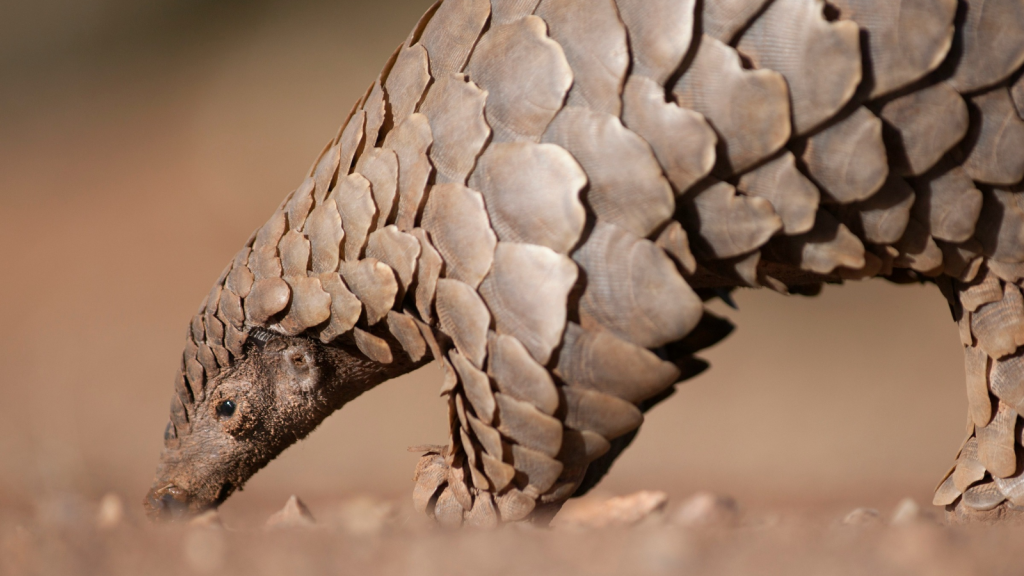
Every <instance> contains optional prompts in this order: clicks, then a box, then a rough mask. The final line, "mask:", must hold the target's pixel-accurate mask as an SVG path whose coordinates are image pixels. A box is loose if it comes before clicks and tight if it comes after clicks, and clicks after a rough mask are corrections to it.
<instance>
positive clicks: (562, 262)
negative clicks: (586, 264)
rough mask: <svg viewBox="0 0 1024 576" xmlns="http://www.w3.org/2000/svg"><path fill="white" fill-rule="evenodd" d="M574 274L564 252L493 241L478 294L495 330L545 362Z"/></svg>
mask: <svg viewBox="0 0 1024 576" xmlns="http://www.w3.org/2000/svg"><path fill="white" fill-rule="evenodd" d="M576 278H577V269H576V264H575V263H573V261H572V260H571V259H569V257H568V256H565V255H563V254H559V253H557V252H554V251H553V250H551V249H549V248H544V247H543V246H535V245H532V244H516V243H512V242H498V245H497V248H496V249H495V251H494V265H493V266H492V267H491V271H490V273H489V274H488V275H487V277H486V278H484V281H483V282H482V283H481V284H480V295H481V296H482V297H483V299H484V302H485V303H486V304H487V307H488V309H490V311H491V315H492V316H493V317H494V326H495V329H496V330H497V332H498V333H499V334H507V335H510V336H514V337H515V338H516V339H517V340H519V341H520V342H521V343H522V344H523V346H524V347H526V349H527V350H528V351H529V352H530V355H531V356H533V358H534V359H535V360H537V362H539V363H540V364H547V363H548V360H549V359H550V358H551V352H552V351H553V350H554V349H555V347H557V346H558V343H559V342H560V341H561V339H562V330H563V329H564V328H565V321H566V314H567V308H566V302H567V300H568V297H569V292H570V291H571V290H572V289H573V286H574V285H575V284H576Z"/></svg>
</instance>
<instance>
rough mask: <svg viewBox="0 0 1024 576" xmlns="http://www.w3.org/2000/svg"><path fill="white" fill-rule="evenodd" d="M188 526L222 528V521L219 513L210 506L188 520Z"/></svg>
mask: <svg viewBox="0 0 1024 576" xmlns="http://www.w3.org/2000/svg"><path fill="white" fill-rule="evenodd" d="M188 525H189V526H194V527H198V528H223V527H224V523H223V522H221V519H220V514H219V513H218V512H217V510H216V509H215V508H211V509H210V510H207V511H206V512H203V513H202V514H198V515H197V516H195V517H194V518H192V519H191V520H189V521H188Z"/></svg>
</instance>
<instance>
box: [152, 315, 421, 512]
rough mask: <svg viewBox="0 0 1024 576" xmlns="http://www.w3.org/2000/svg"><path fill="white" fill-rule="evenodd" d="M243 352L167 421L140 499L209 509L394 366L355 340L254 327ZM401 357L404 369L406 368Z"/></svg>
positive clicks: (155, 508) (180, 508) (164, 508)
mask: <svg viewBox="0 0 1024 576" xmlns="http://www.w3.org/2000/svg"><path fill="white" fill-rule="evenodd" d="M250 336H251V337H250V339H249V343H248V344H247V345H246V353H245V356H244V357H242V358H239V359H237V360H236V361H235V362H234V363H233V365H232V366H231V367H229V368H227V369H226V370H222V371H221V372H220V373H219V374H218V375H217V376H215V377H214V378H211V379H210V380H209V381H208V382H207V383H206V387H205V390H206V392H205V394H203V395H201V398H196V399H194V401H192V402H189V403H188V405H187V406H185V411H186V412H187V419H188V426H187V429H186V430H185V431H184V432H182V431H179V430H178V427H175V424H174V414H173V410H172V422H171V424H169V426H168V432H167V434H165V442H164V449H163V451H162V453H161V457H160V466H159V468H158V469H157V474H156V479H155V481H154V483H153V486H152V488H151V489H150V491H149V493H148V494H147V496H146V499H145V501H144V503H143V504H144V506H145V507H146V512H147V514H148V515H149V516H150V517H152V518H160V519H176V518H184V517H190V516H194V515H196V514H199V513H201V512H203V511H205V510H208V509H211V508H216V507H217V506H219V505H220V504H221V503H222V502H224V500H225V499H227V497H228V496H230V495H231V494H232V493H233V492H234V491H235V490H238V489H241V488H242V486H243V485H244V484H245V482H246V481H247V480H248V479H249V478H250V477H251V476H252V475H253V474H255V473H256V472H257V471H258V470H259V469H261V468H263V467H264V466H266V465H267V463H269V462H270V461H271V460H273V459H274V458H275V457H277V455H278V454H280V453H281V452H282V451H283V450H284V449H285V448H287V447H288V446H290V445H291V444H293V443H295V442H296V441H298V440H301V439H302V438H304V437H306V435H308V434H309V433H310V432H312V431H313V429H314V428H316V427H317V426H318V425H319V424H320V422H322V421H323V420H324V418H326V417H327V416H329V415H330V414H331V413H333V412H334V411H335V410H337V409H338V408H341V406H343V405H344V404H345V403H347V402H349V401H351V400H352V399H354V398H355V397H357V396H359V395H360V394H362V393H363V392H365V391H366V390H369V389H370V388H372V387H373V386H375V385H377V384H379V383H381V382H383V381H384V380H386V379H388V378H390V377H391V376H392V375H393V373H394V372H395V371H396V369H400V367H399V366H395V365H389V366H382V365H380V364H377V363H375V362H372V361H371V360H369V359H367V358H366V357H365V356H363V355H362V354H361V353H359V352H358V350H356V349H355V347H354V346H347V345H345V344H344V343H338V344H331V345H325V344H322V343H320V342H319V341H318V340H315V339H312V338H305V337H302V336H298V337H291V336H282V335H278V334H275V333H273V332H269V331H266V330H262V329H258V328H257V329H253V333H251V334H250ZM408 368H409V366H408V365H407V364H406V365H405V366H404V369H406V370H407V369H408Z"/></svg>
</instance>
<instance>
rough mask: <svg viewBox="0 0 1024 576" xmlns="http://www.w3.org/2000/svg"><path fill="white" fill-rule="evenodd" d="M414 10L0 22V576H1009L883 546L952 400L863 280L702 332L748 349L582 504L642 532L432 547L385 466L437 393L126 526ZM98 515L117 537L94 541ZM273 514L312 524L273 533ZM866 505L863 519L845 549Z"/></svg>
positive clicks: (970, 548) (970, 551) (940, 343)
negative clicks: (296, 210)
mask: <svg viewBox="0 0 1024 576" xmlns="http://www.w3.org/2000/svg"><path fill="white" fill-rule="evenodd" d="M427 4H428V2H427V1H426V0H416V1H412V0H387V1H383V0H378V1H373V2H370V1H366V0H360V1H348V2H346V1H342V0H305V1H291V2H288V1H285V0H259V1H251V2H241V1H234V2H232V1H225V0H220V1H199V0H189V1H178V2H170V1H163V2H148V3H136V2H129V1H128V0H88V1H84V0H76V1H72V0H40V1H38V2H24V3H20V4H19V5H18V6H12V7H11V9H10V10H9V11H8V12H6V13H5V14H4V15H2V16H0V246H3V247H4V249H3V251H2V252H0V254H2V256H0V264H2V270H3V272H2V273H0V328H2V329H0V367H2V372H0V374H2V376H0V572H3V573H10V574H37V573H38V574H179V573H181V574H184V573H193V572H203V571H208V572H210V571H212V572H220V573H226V574H230V573H255V574H263V573H267V574H307V573H309V574H317V573H328V572H330V573H348V572H351V573H358V574H376V573H381V574H392V573H394V574H432V573H435V572H436V573H439V574H440V573H444V574H457V573H462V572H466V573H470V572H472V573H475V574H484V573H530V574H543V573H547V572H551V573H572V572H580V573H593V574H603V573H644V572H648V573H661V572H668V573H683V572H687V573H688V572H697V573H716V574H717V573H766V572H767V573H772V572H779V573H786V574H792V573H814V574H829V573H835V574H846V573H872V574H876V573H882V574H885V573H901V572H907V573H921V572H935V573H951V574H968V573H979V574H983V573H984V574H990V573H1001V572H1005V573H1011V572H1020V570H1019V569H1016V566H1015V564H1016V563H1017V562H1019V559H1020V556H1019V555H1015V554H1013V553H1014V552H1015V551H1016V549H1017V547H1016V546H1015V544H1016V543H1017V542H1019V538H1020V536H1021V535H1022V534H1021V532H1020V531H1019V530H1016V529H1012V528H999V529H948V528H943V527H939V526H937V525H934V524H931V523H928V522H926V521H923V522H913V523H911V524H910V525H906V526H898V527H888V526H887V524H886V522H887V519H888V518H889V517H890V516H891V514H892V513H893V511H894V510H895V508H896V506H897V503H898V502H900V501H901V499H903V498H904V497H911V498H913V499H914V500H915V501H917V502H921V503H926V502H928V501H929V500H930V496H931V488H932V486H933V485H934V483H935V481H937V480H938V479H939V477H940V476H941V475H942V473H943V472H944V471H945V469H946V467H947V466H948V465H949V463H950V462H951V460H952V456H953V454H954V452H955V450H956V449H957V446H958V445H959V443H960V440H961V436H962V433H963V429H962V422H963V421H964V415H965V412H966V402H965V395H964V390H963V368H962V359H961V355H960V351H959V345H958V338H957V334H956V328H955V326H954V324H953V323H952V322H951V320H950V318H949V313H948V311H947V308H946V304H945V302H944V301H943V300H942V298H941V296H940V295H939V294H938V291H937V290H935V289H934V288H933V287H924V286H902V287H897V286H892V285H888V284H886V283H884V282H868V283H862V284H856V285H850V286H846V287H842V288H839V287H829V288H827V289H826V290H825V292H824V294H823V295H822V296H821V297H818V298H812V299H807V298H798V297H793V298H783V297H780V296H777V295H774V294H770V293H767V292H753V291H748V292H743V293H740V294H738V295H737V297H736V300H737V302H738V303H739V306H740V311H739V312H735V311H731V310H726V309H725V308H724V307H722V306H718V307H716V310H717V311H719V312H720V313H722V314H725V315H727V316H729V317H730V318H732V319H733V320H734V321H735V322H736V323H737V324H738V326H739V330H738V331H737V332H736V334H735V335H734V336H732V337H730V338H729V339H728V340H727V341H726V342H724V343H723V344H721V345H719V346H718V347H716V348H714V349H712V350H710V351H709V352H708V353H707V355H706V357H707V358H708V359H709V360H710V361H711V363H712V365H713V369H712V370H711V371H709V372H708V373H707V374H705V375H702V376H701V377H700V378H698V379H696V380H694V381H692V382H690V383H688V384H686V385H684V386H683V387H681V389H680V392H679V393H678V394H677V395H676V396H675V397H674V398H672V399H671V400H670V401H668V402H666V403H665V404H664V405H663V406H659V407H658V408H657V409H655V410H654V411H653V412H652V413H651V414H650V415H649V416H648V419H647V423H646V424H645V426H644V428H643V431H642V432H641V434H640V436H639V438H638V440H637V442H636V443H635V446H634V447H633V448H632V449H630V451H629V452H628V453H627V454H626V455H625V456H624V457H623V458H622V459H621V461H620V462H619V464H617V466H616V467H615V468H614V469H613V471H612V473H611V474H610V475H609V477H608V478H607V480H606V481H605V482H604V483H603V484H602V485H601V489H602V490H603V492H602V493H603V494H604V495H605V496H609V495H612V494H626V493H631V492H634V491H637V490H642V489H651V490H662V491H664V492H666V493H667V494H668V495H669V497H670V500H669V505H668V509H667V511H666V512H664V513H663V514H662V515H660V516H659V517H658V518H654V519H652V520H649V521H647V522H645V523H644V524H643V525H641V526H637V527H633V528H628V529H626V528H622V527H611V528H605V529H600V530H592V529H591V530H579V529H570V528H567V527H563V528H559V529H552V530H537V529H529V528H520V527H512V528H509V529H505V530H501V531H498V532H496V533H477V532H470V531H465V532H458V533H449V532H442V531H436V530H431V529H429V528H428V527H426V526H425V525H424V524H423V522H422V521H420V520H419V519H418V518H415V517H414V515H413V513H412V512H411V510H410V509H409V507H408V504H407V502H408V497H407V495H408V493H409V490H410V489H411V482H410V476H411V472H412V469H413V466H414V465H415V461H416V456H415V455H412V454H408V453H406V451H405V447H406V446H410V445H417V444H423V443H431V442H439V441H443V439H444V417H445V411H444V408H443V406H442V405H441V403H440V402H439V400H438V399H437V397H436V390H437V389H438V387H439V386H440V377H439V374H438V371H437V370H436V369H435V368H433V367H427V368H425V369H423V370H421V371H419V372H417V373H415V374H412V375H409V376H407V377H404V378H401V379H399V380H398V381H396V382H393V383H389V384H386V385H384V386H382V387H381V388H379V389H377V390H375V391H373V392H371V393H369V394H367V395H366V397H364V398H362V399H360V400H359V401H358V402H356V403H355V404H353V405H352V406H350V407H347V408H346V409H345V410H344V411H343V412H342V413H341V414H339V415H336V416H334V417H332V418H330V419H329V420H328V421H327V423H326V424H325V425H324V426H323V427H322V429H321V430H319V431H317V432H316V433H314V434H313V436H312V437H311V438H310V439H309V440H307V441H304V442H303V443H301V444H300V445H299V446H297V447H295V448H293V449H291V450H289V451H288V452H287V453H286V454H285V455H284V456H283V457H282V458H281V459H279V460H278V461H276V462H274V463H272V464H271V465H270V466H269V467H268V468H267V470H265V471H264V472H262V473H260V474H259V475H257V476H256V477H255V478H254V480H253V481H252V482H251V483H250V485H249V486H248V487H247V488H246V490H245V491H244V492H243V493H241V494H239V495H237V496H235V497H233V498H232V499H231V500H230V501H229V502H228V503H227V504H226V505H225V506H224V507H223V510H222V516H223V520H224V524H225V525H226V526H227V529H225V530H219V531H218V530H210V529H201V528H196V527H185V526H152V525H149V524H147V523H145V522H144V521H142V520H141V518H139V514H140V507H139V505H138V504H139V501H140V500H141V497H142V495H143V493H144V492H145V490H146V488H148V484H149V481H150V478H151V474H152V472H153V469H154V466H155V464H156V458H157V454H158V452H159V449H160V437H161V431H162V429H163V426H164V423H165V422H166V418H167V408H166V406H167V401H168V399H169V398H170V395H171V391H172V387H171V376H172V374H173V370H174V368H175V365H176V362H177V358H178V354H179V353H180V345H181V335H182V332H183V331H184V329H185V327H186V324H187V322H188V319H189V317H190V316H191V314H192V312H193V311H194V309H195V306H196V305H197V304H198V302H199V301H200V300H201V298H202V296H203V295H204V294H205V293H206V291H207V289H208V288H209V284H210V282H212V281H213V279H214V278H216V276H217V274H218V273H219V272H220V270H221V269H222V267H223V265H224V263H225V262H227V260H228V259H229V258H230V257H231V255H233V254H234V252H235V250H236V249H237V248H238V246H239V245H240V244H241V242H243V241H244V239H245V238H246V237H248V235H249V232H250V231H251V230H252V229H254V228H255V227H257V226H258V225H259V224H261V223H262V222H263V220H264V219H265V218H266V217H267V215H269V214H270V213H271V212H272V210H273V209H274V207H276V205H277V203H278V202H279V200H280V199H281V197H282V196H283V195H284V194H285V193H286V192H287V191H288V190H290V189H291V187H293V186H295V185H296V184H297V183H298V182H299V179H300V176H301V174H302V172H303V171H304V170H305V169H306V168H307V166H308V164H309V162H310V161H311V160H312V159H313V158H314V156H315V155H316V154H317V152H319V150H320V149H321V147H322V144H323V142H325V141H326V140H327V139H328V138H330V137H331V136H332V135H333V134H334V133H335V130H336V128H337V125H338V123H339V122H340V121H341V120H342V118H343V114H344V113H345V112H346V111H347V110H348V108H349V106H350V105H351V103H352V102H353V101H354V100H355V99H356V98H357V97H358V96H359V95H360V94H361V93H362V91H363V90H364V89H365V87H366V86H367V85H368V84H369V83H370V82H371V81H372V79H373V78H374V77H375V76H376V73H377V71H378V69H379V67H380V65H381V64H382V63H383V62H384V60H385V58H386V57H387V55H389V54H390V52H391V50H392V49H393V47H394V46H395V45H397V44H398V43H399V42H400V41H401V40H402V39H403V38H404V37H405V34H406V32H407V31H408V29H409V28H410V27H411V26H412V25H413V23H414V22H415V21H416V19H417V18H418V17H419V14H420V13H421V12H422V11H423V10H424V9H425V8H426V6H427ZM4 10H7V7H5V8H4ZM699 490H712V491H714V492H715V493H719V494H729V495H732V496H734V497H736V498H737V500H738V501H739V503H740V510H741V511H742V515H741V517H740V518H739V520H738V524H737V525H736V526H734V527H728V528H723V527H712V528H708V527H693V526H679V525H677V523H675V521H674V520H673V518H674V517H675V508H676V507H678V506H680V505H681V504H682V503H683V502H685V501H686V499H687V498H688V497H690V495H692V494H694V493H695V492H697V491H699ZM107 493H114V494H117V495H119V497H120V499H121V500H122V501H123V503H124V515H123V517H122V519H121V520H120V521H119V522H118V523H117V525H116V526H114V527H111V528H105V529H99V528H97V527H96V515H97V508H98V507H99V504H98V503H99V501H100V499H101V497H103V496H104V494H107ZM291 493H297V494H299V495H301V496H303V497H304V498H305V499H306V501H307V502H308V504H309V506H310V508H311V510H312V512H313V514H314V515H315V516H316V517H317V519H318V522H317V524H316V527H315V528H312V529H308V530H289V531H283V532H282V531H279V532H272V533H267V532H264V531H263V529H262V526H263V522H264V521H265V520H266V518H267V517H268V516H270V514H271V513H273V512H274V511H275V510H277V509H278V508H280V507H281V505H282V504H283V503H284V502H285V500H286V499H287V498H288V496H289V495H290V494H291ZM356 498H363V500H354V499H356ZM366 498H369V499H370V500H369V501H379V502H388V503H391V504H390V505H389V506H391V507H393V508H394V510H395V512H394V515H393V517H392V516H389V518H392V520H390V521H388V522H386V523H385V524H384V525H383V526H382V527H380V529H379V530H378V529H377V528H374V529H372V530H369V532H370V534H365V533H363V534H359V533H358V532H360V530H359V529H355V530H354V529H353V528H352V527H351V526H349V527H347V528H346V524H345V521H344V520H341V519H340V518H341V517H342V516H344V515H343V514H342V512H341V510H342V509H343V508H344V507H345V505H348V506H349V507H351V505H352V502H364V503H365V502H367V501H368V500H365V499H366ZM346 503H347V504H346ZM860 506H864V507H869V508H874V509H877V510H879V511H880V518H881V520H879V521H878V522H875V523H873V524H872V523H868V525H858V526H849V525H843V524H841V523H840V521H841V520H842V518H843V517H844V516H845V515H846V514H847V513H848V512H849V511H850V510H852V509H854V508H856V507H860ZM364 509H370V510H371V511H370V512H365V510H364V515H366V514H369V515H370V516H371V517H372V516H373V514H374V513H373V512H372V510H373V509H374V508H373V507H367V506H365V505H364ZM364 520H365V519H364ZM360 522H363V521H362V520H361V521H360ZM364 532H365V530H364Z"/></svg>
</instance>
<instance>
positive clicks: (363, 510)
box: [338, 497, 398, 536]
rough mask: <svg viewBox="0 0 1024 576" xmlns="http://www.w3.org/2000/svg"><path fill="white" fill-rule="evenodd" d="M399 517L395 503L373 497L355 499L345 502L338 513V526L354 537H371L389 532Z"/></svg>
mask: <svg viewBox="0 0 1024 576" xmlns="http://www.w3.org/2000/svg"><path fill="white" fill-rule="evenodd" d="M397 515H398V508H397V506H395V503H394V502H387V501H381V500H377V499H375V498H371V497H361V498H353V499H351V500H348V501H346V502H343V503H342V504H341V506H340V509H339V511H338V524H339V525H340V527H341V529H342V530H344V531H345V532H347V533H349V534H352V535H359V536H369V535H375V534H380V533H382V532H384V531H385V530H387V528H388V527H390V526H391V525H392V524H394V523H395V520H396V518H397Z"/></svg>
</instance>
